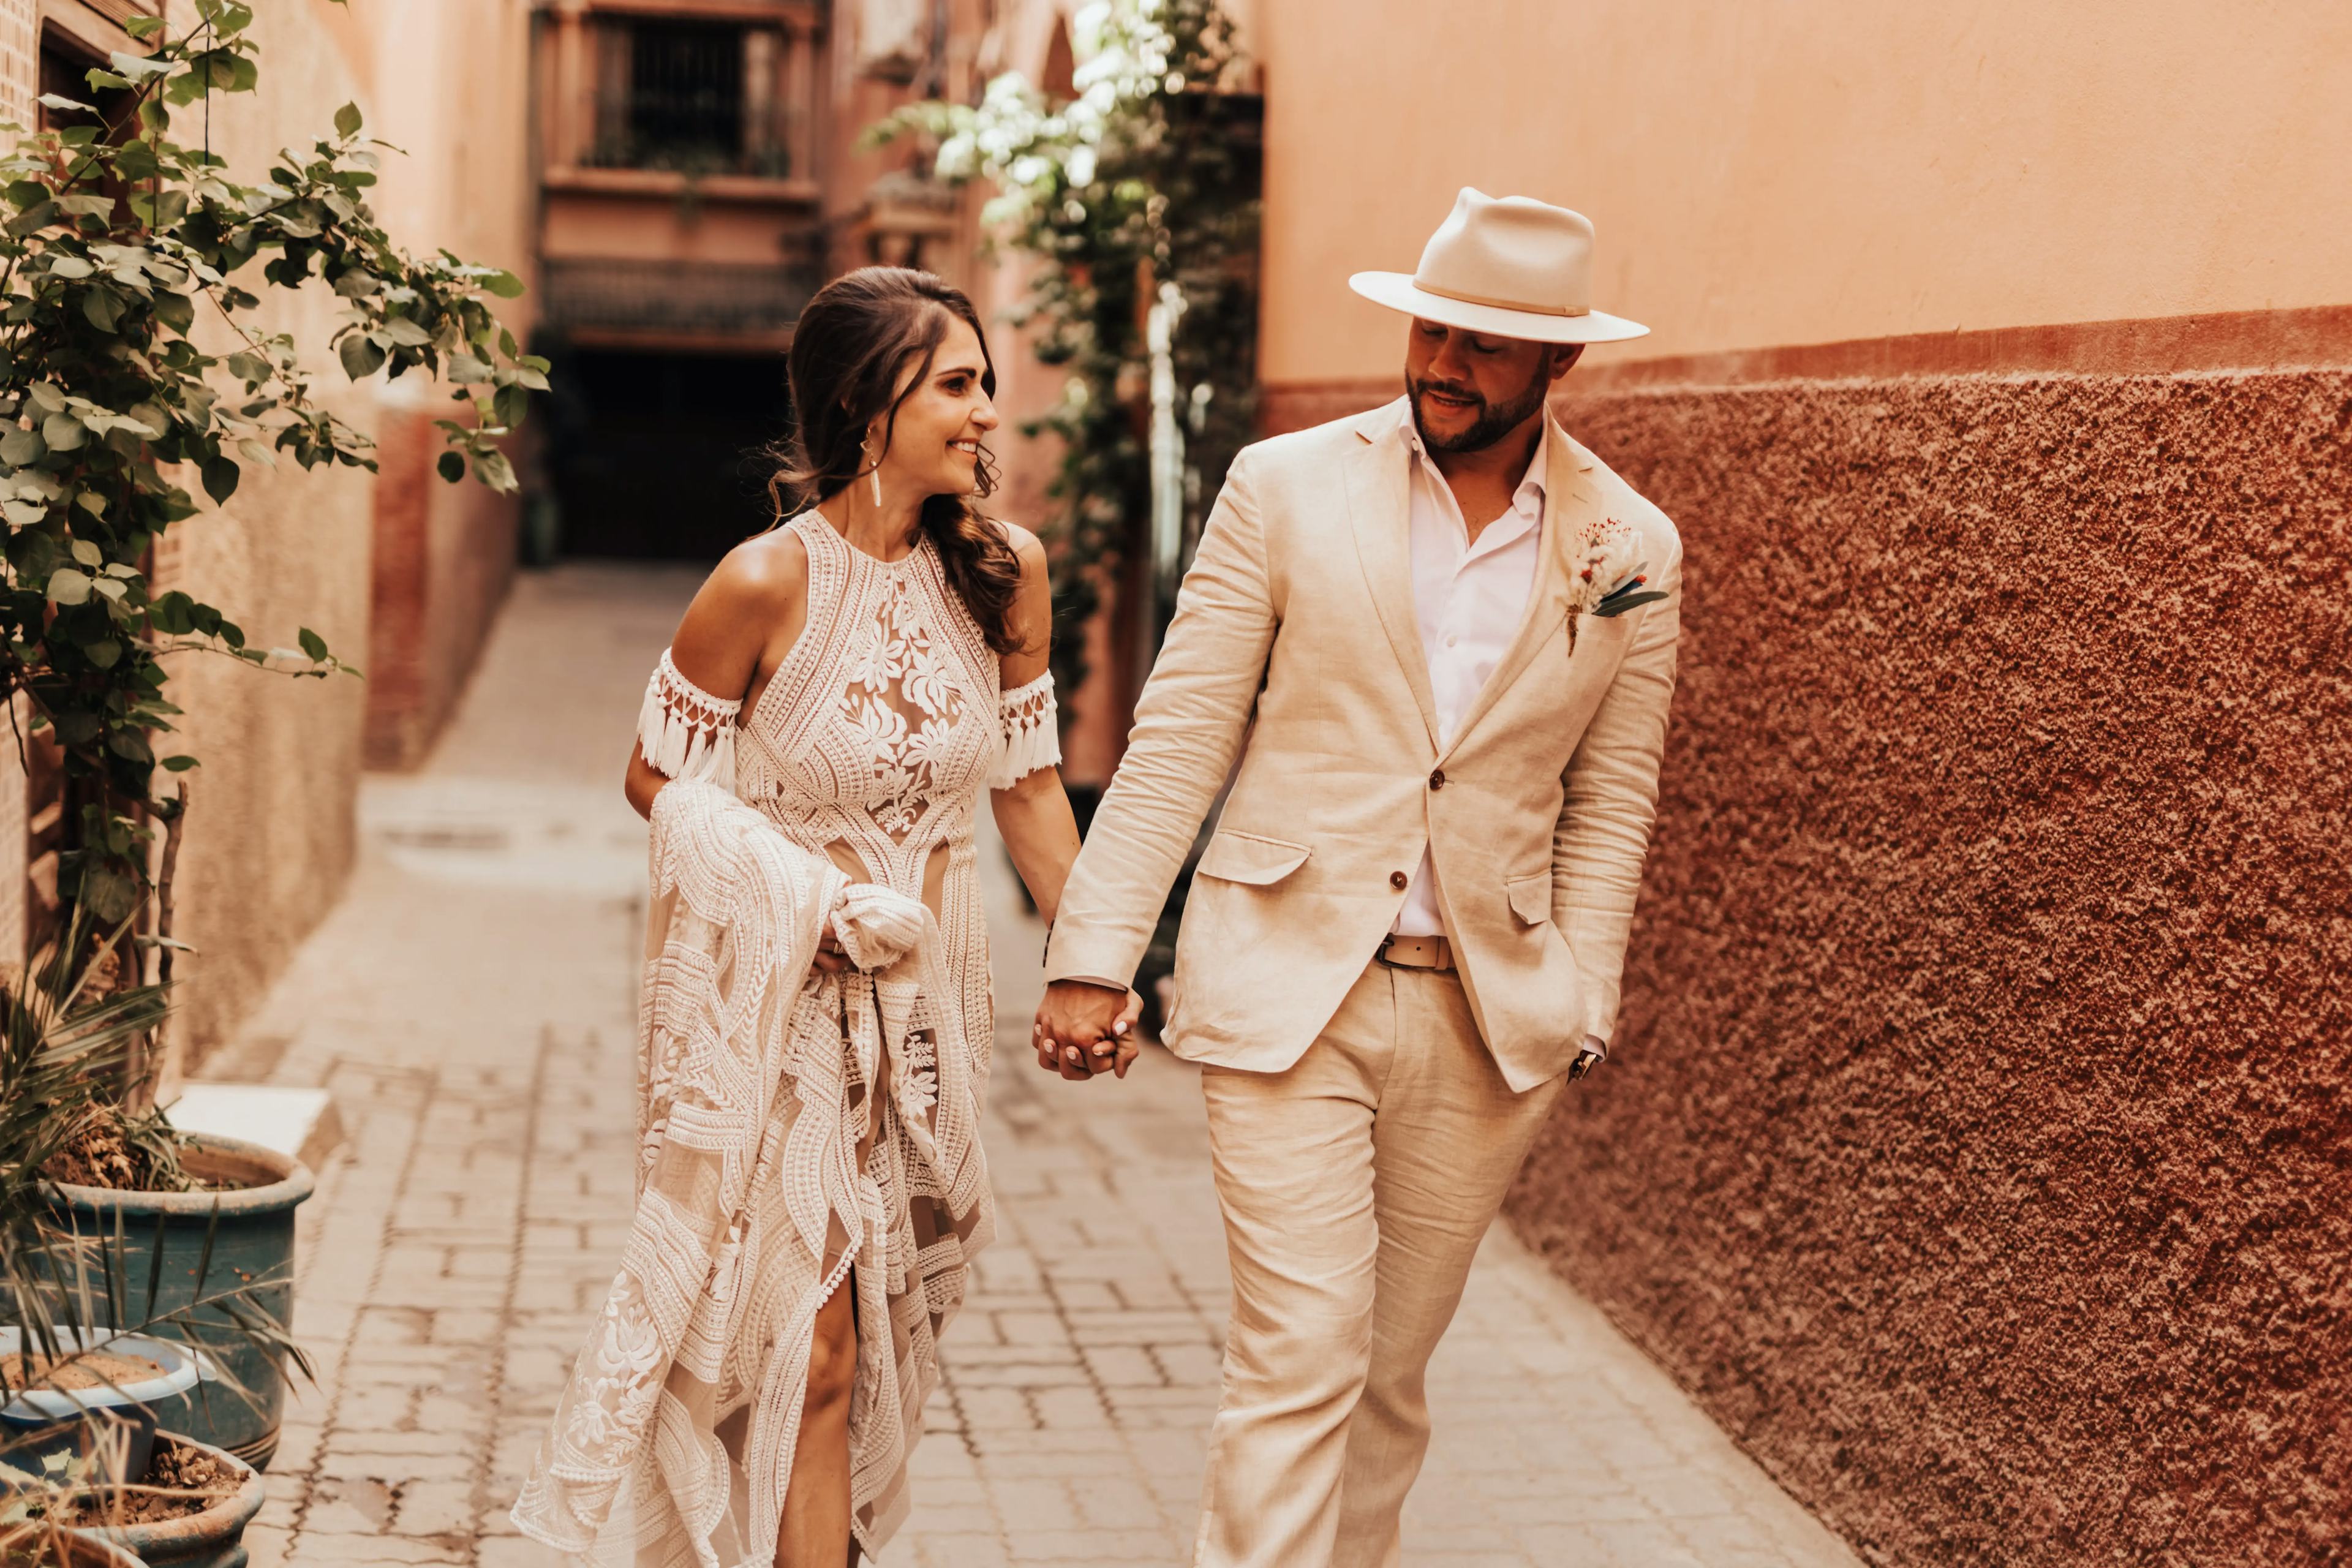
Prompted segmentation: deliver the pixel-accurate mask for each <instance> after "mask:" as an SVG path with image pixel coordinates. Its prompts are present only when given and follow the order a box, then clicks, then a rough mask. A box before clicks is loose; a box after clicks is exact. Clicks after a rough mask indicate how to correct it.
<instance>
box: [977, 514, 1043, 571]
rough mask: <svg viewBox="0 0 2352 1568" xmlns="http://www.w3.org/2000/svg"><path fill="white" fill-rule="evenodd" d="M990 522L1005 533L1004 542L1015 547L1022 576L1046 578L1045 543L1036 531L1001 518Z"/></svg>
mask: <svg viewBox="0 0 2352 1568" xmlns="http://www.w3.org/2000/svg"><path fill="white" fill-rule="evenodd" d="M989 521H991V522H992V523H994V524H995V525H996V527H997V528H998V529H1000V530H1001V531H1003V534H1004V542H1005V543H1007V544H1010V545H1011V546H1013V555H1014V556H1015V557H1016V558H1018V559H1019V561H1020V563H1021V575H1022V576H1023V577H1024V578H1029V577H1042V576H1044V575H1045V541H1044V540H1042V539H1040V538H1038V537H1037V535H1036V533H1035V531H1033V530H1031V529H1026V528H1024V527H1022V526H1021V525H1020V524H1019V523H1017V522H1008V521H1005V520H1004V519H1003V518H1001V517H999V518H991V519H990V520H989Z"/></svg>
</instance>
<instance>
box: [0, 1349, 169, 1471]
mask: <svg viewBox="0 0 2352 1568" xmlns="http://www.w3.org/2000/svg"><path fill="white" fill-rule="evenodd" d="M50 1328H51V1332H52V1333H54V1334H55V1336H56V1338H57V1342H58V1350H59V1351H60V1352H64V1353H68V1354H69V1353H71V1352H73V1351H75V1350H78V1349H80V1348H82V1343H83V1342H82V1337H81V1335H79V1333H77V1332H76V1331H74V1330H72V1329H69V1328H68V1327H66V1326H65V1325H64V1324H62V1323H56V1324H52V1325H51V1326H50ZM28 1338H30V1336H28V1335H27V1334H26V1333H25V1331H23V1330H21V1329H13V1328H0V1354H6V1353H8V1352H14V1351H17V1350H21V1349H30V1350H32V1352H33V1353H35V1354H38V1353H39V1342H37V1341H35V1342H34V1343H33V1344H32V1345H31V1346H29V1347H28V1346H26V1343H25V1342H26V1340H27V1339H28ZM89 1348H90V1349H92V1350H99V1351H110V1352H113V1353H114V1354H116V1355H125V1356H143V1357H145V1358H146V1359H147V1360H149V1361H152V1362H153V1363H155V1364H156V1365H158V1366H160V1367H161V1368H163V1371H162V1372H160V1373H157V1374H156V1375H155V1376H153V1377H149V1378H142V1379H140V1380H139V1381H137V1382H135V1383H121V1384H115V1385H114V1386H112V1387H109V1386H108V1385H107V1384H98V1385H97V1386H95V1387H91V1388H60V1389H49V1388H35V1389H26V1390H25V1391H24V1392H23V1393H20V1394H17V1395H16V1398H14V1399H13V1400H11V1401H9V1403H8V1405H7V1406H6V1408H5V1409H0V1433H5V1440H6V1448H7V1461H8V1463H10V1464H12V1465H14V1466H16V1468H18V1469H22V1470H31V1471H34V1472H36V1473H38V1471H39V1470H40V1468H41V1462H42V1461H43V1460H44V1459H46V1458H48V1457H49V1456H50V1455H52V1454H87V1453H89V1452H90V1451H91V1449H92V1448H93V1447H97V1446H99V1445H100V1444H108V1445H110V1444H111V1443H113V1442H115V1441H118V1440H119V1441H120V1442H121V1444H122V1460H121V1473H122V1474H123V1475H124V1476H129V1477H133V1478H136V1477H139V1476H143V1475H145V1474H146V1473H147V1461H148V1459H149V1458H150V1457H151V1456H152V1454H153V1452H154V1447H155V1411H156V1408H157V1407H158V1406H159V1405H167V1404H168V1405H173V1406H174V1407H176V1406H178V1405H183V1404H185V1403H186V1399H185V1396H186V1394H187V1393H188V1391H189V1390H191V1389H193V1388H194V1387H195V1385H196V1382H197V1378H198V1376H199V1368H198V1364H197V1362H196V1358H195V1357H194V1356H193V1355H191V1354H189V1353H188V1347H187V1346H185V1345H183V1344H179V1343H176V1342H172V1341H169V1340H162V1339H154V1338H151V1337H149V1336H148V1335H145V1334H111V1333H107V1332H104V1331H100V1332H98V1333H94V1334H92V1335H90V1336H89ZM112 1468H113V1461H111V1460H109V1461H107V1470H108V1473H112Z"/></svg>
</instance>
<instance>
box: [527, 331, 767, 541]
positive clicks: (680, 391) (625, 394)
mask: <svg viewBox="0 0 2352 1568" xmlns="http://www.w3.org/2000/svg"><path fill="white" fill-rule="evenodd" d="M551 357H552V358H553V359H554V362H555V365H554V369H553V370H552V371H551V372H550V374H549V378H548V379H549V380H550V381H551V383H552V384H553V385H554V388H555V390H554V391H553V392H552V393H551V394H550V395H548V396H547V397H546V398H545V399H543V400H542V402H543V403H544V404H545V405H547V413H548V416H549V417H548V420H547V424H546V426H544V428H545V430H546V434H547V468H548V479H549V481H550V483H551V485H552V486H553V488H554V490H555V497H556V501H557V504H558V506H559V508H560V518H561V521H560V522H559V524H558V527H559V529H560V542H559V548H560V549H561V550H562V552H563V553H564V554H566V555H600V556H624V557H630V558H636V559H651V560H667V561H716V560H718V559H719V557H720V556H721V555H724V554H725V553H727V552H728V551H729V550H730V549H732V548H734V546H736V545H737V544H740V543H741V542H743V541H744V540H746V539H748V538H750V537H751V535H752V534H754V533H757V532H759V531H761V529H763V528H766V527H767V526H768V525H769V523H771V522H772V521H774V515H775V514H774V511H773V510H772V507H771V506H770V504H769V501H768V490H767V479H768V475H769V473H770V472H771V471H772V470H773V468H775V462H774V459H773V458H769V457H767V456H765V455H764V453H763V452H762V450H761V448H763V447H767V446H768V445H769V444H770V443H772V442H773V441H774V440H775V439H776V438H777V437H780V436H781V435H782V433H783V430H784V421H785V416H786V414H787V412H788V410H789V407H790V400H789V399H788V397H787V395H786V394H785V391H784V362H783V356H782V355H781V354H761V355H759V356H757V357H753V358H741V359H736V358H729V357H726V356H724V355H719V354H685V353H635V352H629V351H623V350H613V349H570V350H562V351H559V352H557V353H554V354H553V355H551Z"/></svg>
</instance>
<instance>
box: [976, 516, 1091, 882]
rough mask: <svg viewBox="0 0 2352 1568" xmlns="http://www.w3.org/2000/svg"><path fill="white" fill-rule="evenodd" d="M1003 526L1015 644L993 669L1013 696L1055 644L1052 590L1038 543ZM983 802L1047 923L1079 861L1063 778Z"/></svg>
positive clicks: (1033, 782) (1054, 776) (1033, 779)
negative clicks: (1011, 565) (1017, 569)
mask: <svg viewBox="0 0 2352 1568" xmlns="http://www.w3.org/2000/svg"><path fill="white" fill-rule="evenodd" d="M1007 527H1008V528H1009V529H1010V531H1011V532H1012V535H1013V552H1014V553H1015V554H1016V555H1018V556H1019V557H1020V558H1021V592H1020V595H1019V596H1018V597H1017V598H1015V599H1014V601H1013V627H1014V629H1015V630H1016V631H1018V632H1019V633H1020V634H1021V639H1022V640H1021V647H1020V648H1019V649H1018V650H1017V651H1015V652H1013V653H1008V654H1006V655H1004V656H1003V660H1002V661H1001V663H1000V665H999V670H1000V673H1001V679H1002V681H1003V688H1004V689H1005V690H1007V691H1016V690H1018V689H1021V688H1022V687H1024V686H1027V685H1029V684H1030V683H1031V682H1032V681H1034V680H1035V679H1038V678H1039V677H1040V676H1042V675H1044V674H1045V670H1046V667H1047V660H1048V658H1049V657H1050V656H1051V654H1052V652H1053V646H1054V590H1053V586H1052V584H1050V583H1049V582H1048V581H1047V579H1046V574H1045V545H1043V544H1042V543H1040V542H1038V539H1037V536H1036V535H1035V534H1034V533H1032V532H1030V531H1028V530H1027V529H1025V528H1017V527H1013V526H1012V525H1010V524H1008V525H1007ZM1049 721H1050V719H1049ZM990 805H992V807H993V808H994V810H995V814H996V830H997V831H998V832H999V833H1001V834H1003V837H1004V847H1005V848H1007V849H1008V850H1010V851H1011V852H1012V855H1013V868H1014V869H1015V870H1017V871H1019V872H1020V873H1021V880H1022V881H1023V882H1024V884H1025V885H1026V886H1027V887H1028V889H1029V896H1030V898H1032V899H1033V900H1036V904H1037V912H1038V913H1039V914H1042V915H1044V916H1045V922H1046V923H1047V924H1048V925H1050V924H1052V923H1053V920H1054V911H1055V909H1056V908H1058V907H1059V906H1060V904H1061V901H1062V884H1063V883H1064V882H1066V881H1067V880H1068V879H1069V876H1070V866H1071V863H1072V862H1073V861H1075V860H1076V859H1077V858H1078V821H1077V818H1076V816H1073V815H1072V814H1071V811H1070V797H1069V796H1068V795H1065V794H1063V793H1062V775H1061V774H1060V773H1057V772H1055V770H1054V769H1053V768H1052V767H1051V766H1050V765H1049V766H1045V767H1041V768H1037V769H1034V771H1032V772H1030V773H1026V774H1024V775H1023V776H1022V777H1021V778H1019V779H1016V780H1014V781H1013V783H1012V784H1010V785H1009V786H1007V787H1005V788H1003V789H999V790H995V791H993V792H992V794H991V796H990Z"/></svg>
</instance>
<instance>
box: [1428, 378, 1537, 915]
mask: <svg viewBox="0 0 2352 1568" xmlns="http://www.w3.org/2000/svg"><path fill="white" fill-rule="evenodd" d="M1404 429H1405V439H1406V441H1408V442H1409V443H1411V445H1412V522H1411V538H1412V608H1413V616H1414V619H1415V620H1417V621H1418V622H1419V623H1420V626H1421V651H1422V653H1423V655H1424V656H1425V657H1426V658H1427V659H1428V663H1429V689H1430V693H1431V695H1432V696H1433V697H1435V698H1436V699H1437V744H1438V748H1439V749H1440V750H1441V751H1442V750H1444V748H1445V747H1447V746H1449V745H1451V744H1453V742H1454V731H1456V730H1458V729H1460V728H1461V724H1462V721H1463V719H1464V718H1465V716H1466V715H1467V714H1468V713H1469V711H1470V705H1471V704H1472V703H1474V702H1475V701H1476V700H1478V693H1479V692H1480V691H1481V690H1482V689H1485V687H1486V681H1487V679H1488V678H1489V677H1490V676H1492V675H1493V674H1494V673H1495V667H1496V665H1497V664H1500V663H1501V662H1502V661H1503V653H1504V651H1505V650H1506V649H1507V648H1508V647H1510V644H1511V639H1512V638H1513V637H1517V635H1518V630H1519V622H1520V620H1521V619H1522V618H1524V617H1525V616H1526V615H1527V613H1528V595H1529V594H1531V593H1533V592H1534V591H1535V585H1536V568H1537V566H1538V564H1539V563H1540V562H1541V560H1542V555H1541V551H1542V548H1543V510H1544V473H1545V467H1544V460H1545V458H1547V457H1548V456H1549V447H1550V446H1551V430H1550V427H1549V422H1548V421H1547V422H1546V425H1545V426H1544V430H1543V433H1542V434H1541V435H1540V436H1538V437H1537V439H1536V452H1535V457H1534V458H1532V459H1531V460H1530V461H1529V462H1528V471H1527V475H1526V477H1525V478H1523V479H1520V480H1519V488H1518V489H1517V490H1514V491H1513V492H1512V493H1511V505H1510V510H1507V511H1506V512H1504V513H1503V515H1502V516H1500V517H1498V518H1496V519H1495V521H1492V522H1490V523H1488V524H1487V525H1486V528H1485V529H1484V530H1482V531H1480V533H1479V535H1478V542H1476V543H1475V544H1473V543H1472V542H1470V528H1469V525H1468V524H1467V523H1465V521H1463V519H1462V506H1461V503H1460V502H1458V501H1456V500H1454V489H1453V487H1452V486H1450V485H1448V484H1447V483H1446V482H1445V476H1444V474H1441V473H1439V472H1438V471H1437V465H1436V464H1435V463H1433V462H1432V461H1430V458H1429V454H1428V452H1426V451H1425V450H1423V447H1422V444H1421V429H1420V426H1416V425H1415V424H1414V423H1413V419H1412V407H1411V406H1410V405H1408V406H1407V407H1406V409H1405V414H1404ZM1392 929H1393V930H1394V931H1396V933H1397V934H1398V935H1399V936H1443V935H1444V934H1445V924H1444V921H1442V920H1441V919H1440V918H1439V917H1438V912H1437V868H1436V867H1434V866H1433V865H1432V864H1430V858H1429V851H1428V850H1427V849H1426V848H1424V849H1423V850H1422V852H1421V866H1420V868H1418V869H1417V870H1415V871H1414V872H1413V874H1412V886H1411V887H1410V888H1408V889H1405V895H1404V908H1403V909H1402V910H1400V911H1399V912H1398V914H1397V919H1396V925H1395V926H1394V927H1393V928H1392Z"/></svg>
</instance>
